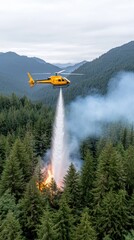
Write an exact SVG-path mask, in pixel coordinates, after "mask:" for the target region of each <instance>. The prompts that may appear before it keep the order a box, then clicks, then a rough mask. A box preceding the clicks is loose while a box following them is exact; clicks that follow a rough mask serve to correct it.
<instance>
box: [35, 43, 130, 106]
mask: <svg viewBox="0 0 134 240" xmlns="http://www.w3.org/2000/svg"><path fill="white" fill-rule="evenodd" d="M120 71H134V41H132V42H130V43H127V44H125V45H123V46H121V47H117V48H114V49H111V50H110V51H109V52H107V53H105V54H104V55H102V56H100V57H99V58H97V59H95V60H93V61H91V62H87V63H85V64H84V65H82V66H81V67H80V68H78V69H77V70H76V71H75V72H76V73H77V72H78V73H81V74H83V75H82V76H71V75H70V76H68V78H69V79H70V80H71V84H70V86H69V88H66V89H65V90H64V98H65V102H70V101H71V100H73V99H74V98H76V97H77V96H86V95H88V94H90V93H93V92H95V93H96V92H97V93H98V92H99V93H101V94H104V93H106V91H107V86H108V82H109V80H110V79H111V78H112V77H115V76H116V74H117V73H118V72H120ZM57 95H58V91H57V92H56V90H55V92H54V91H53V89H52V88H51V87H48V88H47V91H45V88H42V89H40V90H39V91H38V92H36V93H35V98H36V99H40V100H42V101H43V102H44V103H48V104H50V103H55V100H56V98H57Z"/></svg>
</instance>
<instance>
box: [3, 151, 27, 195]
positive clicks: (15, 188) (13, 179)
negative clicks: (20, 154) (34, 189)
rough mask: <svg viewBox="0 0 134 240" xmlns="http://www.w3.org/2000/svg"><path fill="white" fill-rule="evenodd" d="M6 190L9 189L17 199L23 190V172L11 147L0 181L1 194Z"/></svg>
mask: <svg viewBox="0 0 134 240" xmlns="http://www.w3.org/2000/svg"><path fill="white" fill-rule="evenodd" d="M6 190H9V191H10V193H11V194H13V195H14V196H15V198H16V199H17V200H18V199H19V198H20V197H21V195H22V193H23V190H24V178H23V173H22V169H21V168H20V164H19V162H18V159H17V157H16V156H15V154H14V149H12V151H11V154H10V156H9V158H8V159H7V160H6V163H5V166H4V170H3V172H2V177H1V182H0V193H1V194H3V193H4V192H5V191H6Z"/></svg>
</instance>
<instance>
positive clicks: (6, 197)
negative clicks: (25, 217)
mask: <svg viewBox="0 0 134 240" xmlns="http://www.w3.org/2000/svg"><path fill="white" fill-rule="evenodd" d="M9 210H10V211H12V212H13V214H14V215H15V216H17V215H18V212H17V205H16V203H15V198H14V196H13V195H11V193H10V192H9V190H7V191H6V192H5V193H4V194H3V195H2V197H0V219H1V220H2V219H4V218H5V217H6V215H7V213H8V212H9Z"/></svg>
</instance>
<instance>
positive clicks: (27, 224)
mask: <svg viewBox="0 0 134 240" xmlns="http://www.w3.org/2000/svg"><path fill="white" fill-rule="evenodd" d="M19 210H20V217H19V218H20V223H21V226H22V230H23V232H24V233H25V236H26V238H28V239H29V240H33V239H35V238H36V235H37V234H36V230H37V229H36V228H37V225H38V224H39V223H40V218H41V216H42V212H43V209H42V198H41V193H40V191H39V190H38V188H37V186H36V180H35V178H32V179H31V180H30V182H29V183H28V185H27V188H26V192H25V194H24V198H23V199H22V200H21V201H20V204H19Z"/></svg>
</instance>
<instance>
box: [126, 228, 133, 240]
mask: <svg viewBox="0 0 134 240" xmlns="http://www.w3.org/2000/svg"><path fill="white" fill-rule="evenodd" d="M125 240H134V230H131V232H129V233H128V234H126V235H125Z"/></svg>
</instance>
